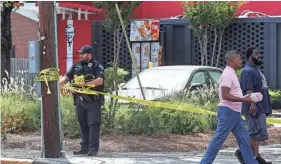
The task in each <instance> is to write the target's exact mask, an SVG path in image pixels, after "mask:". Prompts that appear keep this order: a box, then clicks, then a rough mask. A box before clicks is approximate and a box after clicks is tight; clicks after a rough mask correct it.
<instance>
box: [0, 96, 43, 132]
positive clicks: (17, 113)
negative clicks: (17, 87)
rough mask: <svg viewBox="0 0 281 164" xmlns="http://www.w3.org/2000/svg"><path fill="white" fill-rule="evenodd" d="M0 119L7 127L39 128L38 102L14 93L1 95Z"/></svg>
mask: <svg viewBox="0 0 281 164" xmlns="http://www.w3.org/2000/svg"><path fill="white" fill-rule="evenodd" d="M0 103H1V120H2V121H3V122H4V124H5V125H6V126H7V127H8V128H15V129H16V130H18V131H30V130H36V129H38V128H40V115H41V112H40V102H39V100H36V99H30V98H26V97H23V96H21V95H16V94H6V95H5V96H1V100H0Z"/></svg>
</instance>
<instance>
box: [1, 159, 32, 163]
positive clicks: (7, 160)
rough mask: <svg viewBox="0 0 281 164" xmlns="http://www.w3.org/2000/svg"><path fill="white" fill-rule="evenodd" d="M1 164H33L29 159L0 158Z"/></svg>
mask: <svg viewBox="0 0 281 164" xmlns="http://www.w3.org/2000/svg"><path fill="white" fill-rule="evenodd" d="M1 164H33V160H31V159H15V158H1Z"/></svg>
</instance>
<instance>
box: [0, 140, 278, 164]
mask: <svg viewBox="0 0 281 164" xmlns="http://www.w3.org/2000/svg"><path fill="white" fill-rule="evenodd" d="M235 150H236V149H234V148H231V149H226V150H221V151H220V152H219V154H218V156H217V158H216V160H215V162H214V164H225V163H227V164H239V162H238V160H237V159H236V157H235V156H234V155H233V153H234V151H235ZM260 152H261V154H262V156H263V157H264V158H265V159H267V160H271V161H272V162H273V164H278V163H281V144H280V145H271V146H265V147H262V148H261V151H260ZM1 156H2V157H4V158H1V162H2V161H3V160H5V159H7V158H9V159H14V160H16V161H17V160H18V159H22V158H25V159H31V160H30V161H33V163H34V164H43V163H44V164H51V163H52V164H53V163H58V164H59V163H63V164H72V163H75V164H78V163H85V164H88V163H89V164H198V163H199V162H200V160H201V158H202V156H203V153H200V152H188V153H183V152H159V153H157V152H151V153H150V152H147V153H139V152H133V153H129V152H128V153H127V152H124V153H103V152H101V153H100V154H99V156H98V157H86V156H73V155H72V152H67V153H66V158H60V159H41V158H39V157H40V151H35V150H24V149H2V154H1ZM30 163H32V162H30ZM2 164H3V162H2Z"/></svg>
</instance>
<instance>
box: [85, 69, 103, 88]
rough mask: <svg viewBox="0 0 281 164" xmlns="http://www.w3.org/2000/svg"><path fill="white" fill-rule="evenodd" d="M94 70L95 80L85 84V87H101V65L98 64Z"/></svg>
mask: <svg viewBox="0 0 281 164" xmlns="http://www.w3.org/2000/svg"><path fill="white" fill-rule="evenodd" d="M95 70H96V72H95V76H96V79H94V80H92V81H88V82H86V85H94V86H100V85H103V81H104V68H103V66H102V65H101V64H98V66H97V67H96V69H95Z"/></svg>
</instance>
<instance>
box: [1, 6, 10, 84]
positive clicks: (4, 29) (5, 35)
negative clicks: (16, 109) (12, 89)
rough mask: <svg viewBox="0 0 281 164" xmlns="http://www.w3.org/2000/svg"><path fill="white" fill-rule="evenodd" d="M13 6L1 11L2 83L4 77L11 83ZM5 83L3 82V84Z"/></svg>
mask: <svg viewBox="0 0 281 164" xmlns="http://www.w3.org/2000/svg"><path fill="white" fill-rule="evenodd" d="M12 9H13V6H12V5H11V6H10V7H5V5H3V10H2V11H1V84H2V79H3V78H6V79H7V80H8V83H9V75H7V74H6V73H5V71H7V72H8V74H10V51H11V48H12V33H11V12H12ZM2 85H3V84H2Z"/></svg>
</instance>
